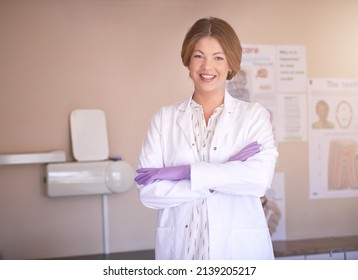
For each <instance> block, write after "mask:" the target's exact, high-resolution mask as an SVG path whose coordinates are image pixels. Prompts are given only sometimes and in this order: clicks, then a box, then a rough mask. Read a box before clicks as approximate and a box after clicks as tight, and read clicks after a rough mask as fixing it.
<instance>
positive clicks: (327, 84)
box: [308, 79, 358, 198]
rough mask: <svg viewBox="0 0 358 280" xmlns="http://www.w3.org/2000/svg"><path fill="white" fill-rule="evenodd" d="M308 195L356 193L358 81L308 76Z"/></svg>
mask: <svg viewBox="0 0 358 280" xmlns="http://www.w3.org/2000/svg"><path fill="white" fill-rule="evenodd" d="M308 92H309V98H308V122H309V123H308V127H309V180H310V198H338V197H353V196H358V80H353V79H310V80H309V87H308Z"/></svg>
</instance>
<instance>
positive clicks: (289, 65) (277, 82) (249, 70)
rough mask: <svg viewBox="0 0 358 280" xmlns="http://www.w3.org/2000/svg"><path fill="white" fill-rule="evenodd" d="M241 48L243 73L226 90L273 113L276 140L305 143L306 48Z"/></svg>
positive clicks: (296, 46)
mask: <svg viewBox="0 0 358 280" xmlns="http://www.w3.org/2000/svg"><path fill="white" fill-rule="evenodd" d="M242 49H243V54H242V62H241V70H240V72H239V73H238V75H237V76H236V77H234V78H233V79H232V80H230V81H229V82H228V83H227V90H228V91H229V92H230V93H231V95H232V96H234V97H235V98H238V99H240V100H244V101H249V102H258V103H260V104H261V105H263V106H264V107H265V108H266V109H267V110H268V111H269V112H270V114H271V121H272V125H273V129H274V135H275V139H276V140H277V141H306V138H307V125H306V124H307V120H306V116H307V114H306V113H307V111H306V108H307V105H306V98H307V74H306V49H305V47H304V46H299V45H256V44H244V45H243V46H242Z"/></svg>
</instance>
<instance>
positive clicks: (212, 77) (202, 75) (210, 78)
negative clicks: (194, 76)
mask: <svg viewBox="0 0 358 280" xmlns="http://www.w3.org/2000/svg"><path fill="white" fill-rule="evenodd" d="M215 77H216V76H215V75H210V74H200V78H201V79H202V80H204V81H211V80H213V79H214V78H215Z"/></svg>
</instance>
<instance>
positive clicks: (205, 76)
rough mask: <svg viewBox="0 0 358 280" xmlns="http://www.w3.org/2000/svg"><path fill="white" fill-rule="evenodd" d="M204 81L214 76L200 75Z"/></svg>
mask: <svg viewBox="0 0 358 280" xmlns="http://www.w3.org/2000/svg"><path fill="white" fill-rule="evenodd" d="M201 76H202V77H203V78H204V79H212V78H214V77H215V76H214V75H201Z"/></svg>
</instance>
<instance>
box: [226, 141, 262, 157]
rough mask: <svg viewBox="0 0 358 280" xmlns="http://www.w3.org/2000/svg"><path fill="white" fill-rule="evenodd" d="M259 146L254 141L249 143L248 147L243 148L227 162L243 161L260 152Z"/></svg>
mask: <svg viewBox="0 0 358 280" xmlns="http://www.w3.org/2000/svg"><path fill="white" fill-rule="evenodd" d="M260 148H261V144H258V143H257V142H256V141H255V142H252V143H250V144H249V145H247V146H245V147H244V148H243V149H242V150H241V151H240V152H238V153H237V154H235V155H233V156H231V157H230V158H229V160H228V161H236V160H239V161H245V160H247V159H248V158H249V157H251V156H253V155H255V154H257V153H258V152H260Z"/></svg>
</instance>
